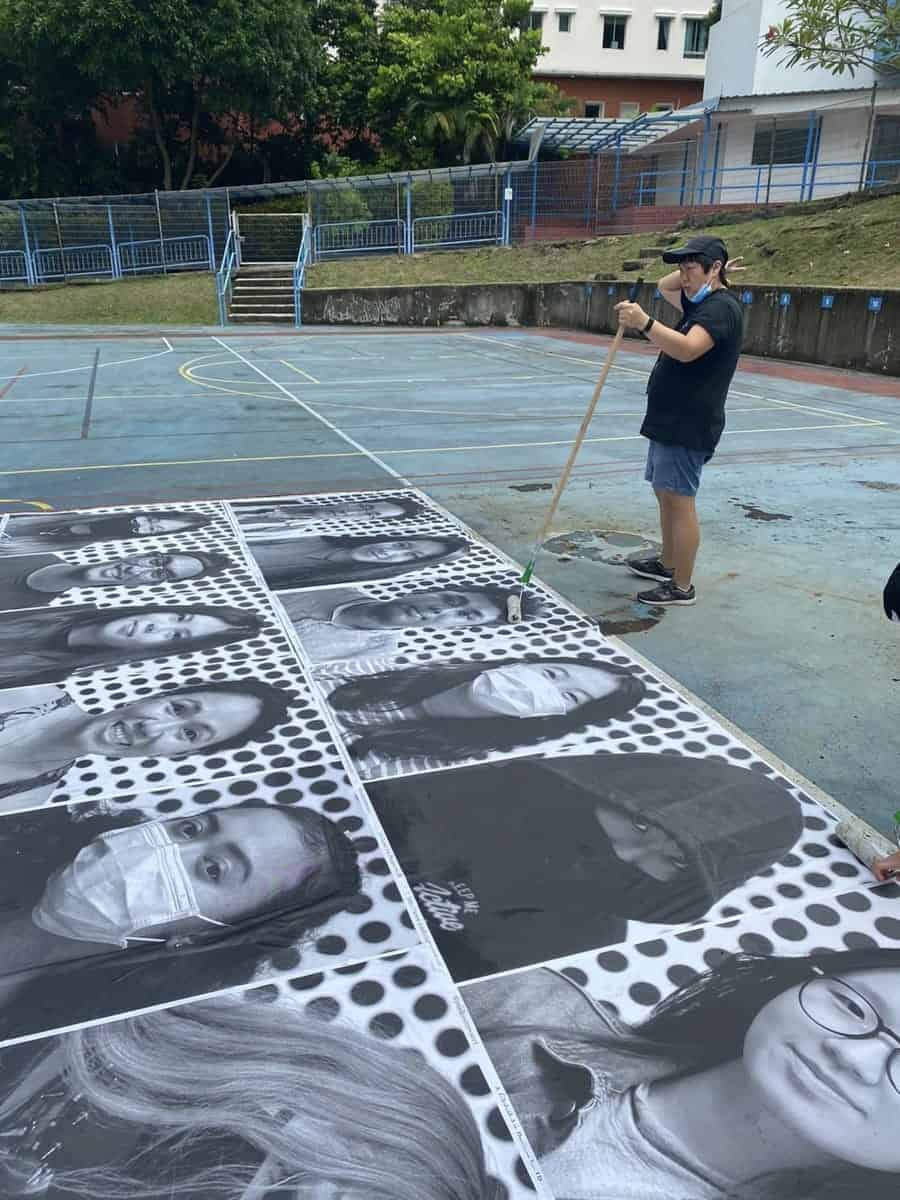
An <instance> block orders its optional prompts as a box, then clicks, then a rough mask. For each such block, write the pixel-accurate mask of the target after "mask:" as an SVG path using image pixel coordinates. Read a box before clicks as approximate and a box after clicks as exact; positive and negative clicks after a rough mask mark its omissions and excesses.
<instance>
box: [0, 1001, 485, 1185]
mask: <svg viewBox="0 0 900 1200" xmlns="http://www.w3.org/2000/svg"><path fill="white" fill-rule="evenodd" d="M0 1066H2V1083H0V1133H2V1135H3V1136H2V1137H0V1190H2V1194H3V1196H4V1197H8V1198H9V1200H20V1198H24V1197H27V1196H42V1197H45V1198H46V1200H81V1198H90V1200H124V1198H125V1197H129V1198H131V1197H140V1198H141V1200H326V1198H327V1200H338V1198H339V1200H502V1197H503V1196H504V1195H505V1189H504V1188H503V1186H502V1185H501V1184H500V1183H499V1182H498V1181H497V1180H496V1179H494V1178H493V1177H492V1176H491V1174H490V1172H489V1167H488V1163H487V1162H486V1154H485V1149H484V1145H483V1143H482V1140H481V1136H480V1134H479V1130H478V1126H477V1125H476V1123H475V1119H474V1117H473V1115H472V1112H471V1110H470V1109H469V1107H468V1105H467V1104H466V1102H465V1101H464V1100H463V1097H462V1095H461V1093H460V1092H459V1091H457V1089H456V1088H455V1087H454V1086H453V1085H452V1084H451V1083H450V1082H448V1080H446V1079H445V1078H444V1076H443V1075H442V1074H440V1073H439V1072H438V1071H437V1069H436V1068H435V1067H433V1066H431V1065H430V1064H429V1063H427V1062H426V1061H425V1060H424V1059H423V1057H422V1054H421V1053H420V1052H418V1051H417V1050H416V1049H412V1048H409V1049H408V1048H406V1047H403V1046H398V1045H394V1044H392V1043H391V1041H390V1040H386V1039H385V1038H384V1037H379V1036H378V1030H377V1028H376V1029H374V1030H373V1031H372V1032H371V1033H370V1032H363V1031H361V1030H360V1029H358V1028H357V1027H356V1026H355V1025H352V1024H350V1023H349V1022H346V1021H343V1020H342V1021H335V1022H334V1023H333V1024H329V1023H326V1022H325V1021H322V1020H319V1019H317V1018H316V1017H314V1016H310V1015H308V1014H306V1013H304V1012H301V1011H300V1010H299V1008H298V1007H296V1006H295V1005H294V1004H291V1003H287V1002H285V1003H274V1004H271V1003H270V1004H267V1003H264V1002H263V1001H262V1000H260V999H252V998H250V997H220V998H218V999H212V1000H205V1001H198V1002H196V1003H194V1004H188V1005H185V1006H183V1007H180V1008H171V1009H165V1010H162V1011H159V1012H152V1013H146V1014H144V1015H141V1016H136V1017H131V1018H129V1019H127V1020H123V1021H117V1022H113V1023H110V1024H105V1025H99V1026H95V1027H93V1028H88V1029H81V1030H77V1031H75V1032H73V1033H69V1034H65V1035H63V1036H62V1037H60V1038H54V1039H49V1040H46V1041H43V1042H38V1043H26V1044H25V1045H23V1046H18V1047H11V1048H7V1049H6V1050H3V1051H0Z"/></svg>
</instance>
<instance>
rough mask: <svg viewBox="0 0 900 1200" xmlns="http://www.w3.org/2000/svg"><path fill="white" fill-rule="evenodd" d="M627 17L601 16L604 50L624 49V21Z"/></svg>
mask: <svg viewBox="0 0 900 1200" xmlns="http://www.w3.org/2000/svg"><path fill="white" fill-rule="evenodd" d="M627 20H628V18H627V17H604V18H603V49H604V50H624V49H625V22H626V21H627Z"/></svg>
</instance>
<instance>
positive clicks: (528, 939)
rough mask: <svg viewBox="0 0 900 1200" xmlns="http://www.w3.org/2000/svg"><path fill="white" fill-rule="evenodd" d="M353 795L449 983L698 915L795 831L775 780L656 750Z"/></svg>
mask: <svg viewBox="0 0 900 1200" xmlns="http://www.w3.org/2000/svg"><path fill="white" fill-rule="evenodd" d="M367 790H368V793H369V796H370V798H371V800H372V803H373V804H374V805H375V809H376V811H377V813H378V816H379V818H380V819H381V823H382V825H383V826H384V830H385V832H386V834H387V836H388V840H389V841H390V843H391V846H392V847H393V850H394V853H395V854H396V855H397V859H398V862H399V864H400V867H401V869H402V871H403V873H404V875H405V876H406V878H407V879H408V881H409V883H410V886H411V887H412V890H413V892H414V894H415V896H416V899H417V901H418V903H419V907H420V908H421V910H422V914H423V916H424V917H425V919H426V920H427V921H428V925H429V928H430V929H431V932H432V934H433V935H434V938H435V941H436V942H437V944H438V948H439V949H440V952H441V955H442V957H443V958H444V961H445V962H446V964H447V966H448V967H449V968H450V973H451V974H452V975H453V977H454V979H456V980H463V979H471V978H474V977H477V976H479V975H490V974H493V973H495V972H497V971H504V970H509V969H511V968H512V967H520V966H525V965H527V964H529V963H535V962H545V961H547V960H548V959H552V958H559V957H561V956H562V955H564V954H575V953H578V952H580V951H584V950H589V949H594V948H599V947H601V946H607V945H612V944H614V943H616V942H621V941H622V940H624V938H625V937H626V935H627V936H628V937H629V939H630V940H633V939H634V938H635V937H640V934H641V930H640V929H639V928H635V926H636V925H637V924H644V925H663V926H670V925H675V924H682V923H693V922H696V921H699V920H702V919H703V918H704V917H706V916H707V914H708V913H709V911H710V909H712V908H713V907H714V905H716V904H718V903H719V902H720V901H721V900H723V899H724V898H725V897H726V896H728V895H729V893H731V892H732V891H734V889H735V888H738V887H740V886H741V885H742V884H744V883H746V882H747V881H748V880H750V879H752V878H753V877H754V876H756V875H758V874H759V873H760V872H761V871H765V870H766V869H768V868H769V867H771V866H772V865H773V864H774V863H776V862H778V861H779V860H780V859H781V858H783V857H784V856H785V855H786V854H787V853H788V852H789V851H790V850H791V849H792V847H793V846H794V845H795V844H796V843H797V841H798V840H799V838H800V836H801V834H802V832H803V818H802V815H801V811H800V805H799V804H798V802H797V801H796V800H795V799H794V798H793V796H791V794H790V793H789V792H788V791H787V789H786V788H785V787H783V786H782V785H781V784H779V783H777V782H774V781H772V780H770V779H768V778H766V777H765V776H764V775H760V774H759V772H757V771H751V770H746V769H743V768H740V767H733V766H729V765H727V764H725V763H717V762H708V761H705V760H704V759H696V758H686V757H685V758H681V757H677V756H675V755H668V754H665V755H664V754H630V753H629V754H594V755H574V756H572V757H571V758H569V757H566V758H518V759H514V760H512V761H509V762H498V763H486V764H483V765H479V766H473V767H462V768H460V769H458V770H454V771H436V772H432V773H429V774H425V775H416V776H412V777H410V778H408V779H397V780H388V781H384V782H381V783H372V784H370V785H369V786H368V788H367ZM646 936H649V934H648V935H646Z"/></svg>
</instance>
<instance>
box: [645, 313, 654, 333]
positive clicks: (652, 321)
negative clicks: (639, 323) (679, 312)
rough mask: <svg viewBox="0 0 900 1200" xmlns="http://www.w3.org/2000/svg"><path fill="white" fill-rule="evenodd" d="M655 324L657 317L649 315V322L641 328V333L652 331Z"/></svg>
mask: <svg viewBox="0 0 900 1200" xmlns="http://www.w3.org/2000/svg"><path fill="white" fill-rule="evenodd" d="M655 324H656V318H655V317H648V318H647V324H646V325H645V326H644V328H643V329H642V330H641V333H649V332H650V330H651V329H652V328H653V326H654V325H655Z"/></svg>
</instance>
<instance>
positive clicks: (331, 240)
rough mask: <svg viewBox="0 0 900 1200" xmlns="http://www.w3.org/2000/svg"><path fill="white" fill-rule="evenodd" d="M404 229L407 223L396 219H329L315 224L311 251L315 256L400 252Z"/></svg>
mask: <svg viewBox="0 0 900 1200" xmlns="http://www.w3.org/2000/svg"><path fill="white" fill-rule="evenodd" d="M406 229H407V225H406V222H405V221H402V220H397V219H396V218H392V219H387V220H381V221H365V220H361V221H328V222H326V223H325V224H323V225H317V226H316V227H315V232H314V235H313V254H314V256H315V258H317V259H318V258H332V257H335V256H337V255H339V254H372V253H375V254H378V253H381V254H385V253H388V254H389V253H394V254H402V253H403V252H404V250H405V248H406V244H407V235H406Z"/></svg>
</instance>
